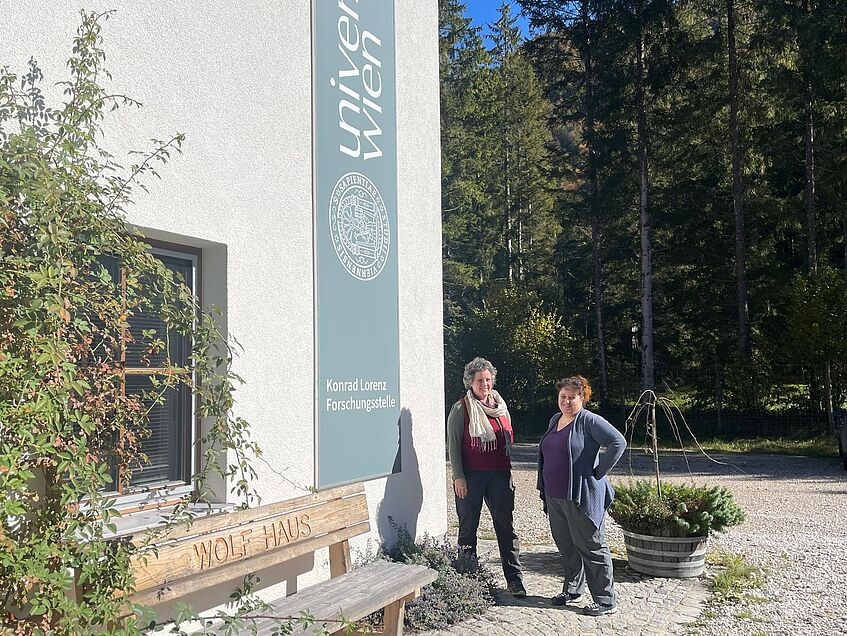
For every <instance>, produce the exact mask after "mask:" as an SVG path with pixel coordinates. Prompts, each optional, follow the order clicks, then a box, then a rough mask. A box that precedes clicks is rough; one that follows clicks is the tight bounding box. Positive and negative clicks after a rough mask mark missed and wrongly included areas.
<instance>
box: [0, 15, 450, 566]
mask: <svg viewBox="0 0 847 636" xmlns="http://www.w3.org/2000/svg"><path fill="white" fill-rule="evenodd" d="M362 1H363V2H364V1H365V0H362ZM86 7H87V9H88V10H94V11H103V10H107V9H111V8H116V9H117V11H116V12H115V13H114V14H112V15H111V16H110V18H109V19H108V20H107V21H105V22H104V23H103V34H104V36H105V40H106V41H105V48H106V52H107V62H106V66H107V68H108V69H109V70H110V71H111V72H112V75H113V78H114V79H113V80H112V81H111V82H109V83H108V87H109V90H110V91H111V92H114V93H120V94H126V95H129V96H132V97H134V98H136V99H138V100H139V101H141V102H142V103H143V108H141V109H136V108H133V107H129V106H126V107H123V108H121V109H120V110H118V111H116V112H115V113H113V114H111V115H110V116H109V117H108V119H107V124H106V129H107V134H106V137H105V139H104V145H105V146H106V147H107V148H109V149H110V150H112V151H113V153H114V154H115V155H116V156H117V157H122V156H123V155H124V154H125V153H126V151H127V150H130V149H137V150H143V149H145V148H149V147H150V143H149V141H148V140H149V139H150V138H157V139H168V138H170V136H171V135H173V134H175V133H177V132H183V133H185V135H186V139H185V143H184V145H183V154H181V155H176V156H174V157H173V158H172V160H171V161H170V163H169V164H168V165H167V166H165V167H163V168H162V169H161V170H160V173H161V177H162V178H161V179H160V180H156V179H147V180H146V184H147V185H148V187H149V193H144V192H142V191H140V190H138V191H137V192H136V195H135V204H134V205H133V206H132V208H131V209H130V210H129V220H130V222H131V223H133V224H135V225H137V226H138V227H140V228H142V229H143V230H144V231H145V232H146V233H147V234H148V235H149V236H150V237H153V238H159V239H163V240H168V241H171V242H175V243H183V244H190V245H194V246H198V247H201V248H203V256H202V259H203V260H202V267H203V281H202V293H203V298H204V302H206V303H207V304H209V303H214V304H217V305H218V306H221V307H225V309H226V326H227V328H228V330H229V332H230V333H231V334H232V336H233V337H234V338H236V339H237V341H238V343H239V344H240V348H241V349H240V354H239V357H238V360H237V363H236V371H237V372H238V373H239V374H240V375H241V376H242V377H243V378H244V380H245V385H244V386H243V387H241V388H240V389H239V390H238V392H237V400H238V404H237V413H238V415H240V416H242V417H244V418H246V419H247V420H248V421H249V422H250V423H251V425H252V429H253V433H254V436H255V439H256V440H257V441H258V443H259V444H260V445H261V447H262V448H263V450H264V459H265V462H257V463H256V469H257V471H258V473H259V481H258V490H259V492H260V494H261V495H262V497H263V500H264V502H270V501H276V500H280V499H284V498H287V497H291V496H295V495H297V494H302V490H301V489H302V488H303V487H308V486H310V485H312V484H313V474H314V401H315V386H314V375H315V374H314V371H315V369H314V311H313V258H314V253H313V237H312V171H311V161H312V152H311V144H312V134H311V108H312V107H311V26H310V3H309V2H307V1H306V0H285V1H283V2H280V1H278V0H276V1H271V0H264V1H263V0H252V1H250V2H244V3H241V2H239V3H236V2H229V1H224V0H214V1H209V0H205V1H201V0H190V1H184V2H178V3H176V2H173V3H162V2H154V1H152V0H145V1H139V0H132V1H126V0H110V1H108V2H101V1H99V0H98V1H94V2H88V3H86ZM0 15H2V16H3V19H2V20H0V42H3V46H2V59H1V60H0V64H4V65H8V66H9V67H10V68H12V69H14V70H17V71H19V72H23V71H24V70H25V64H26V61H27V60H28V59H29V57H30V56H32V57H34V58H35V59H36V60H38V61H39V63H40V64H41V66H42V68H43V70H44V72H45V75H46V79H47V81H48V82H49V83H52V82H54V81H60V80H63V79H66V78H67V74H66V70H65V66H64V62H65V60H66V59H67V57H68V56H69V54H70V49H71V41H72V37H73V34H74V32H75V29H76V26H77V25H78V24H79V22H80V18H79V12H78V8H77V5H76V3H69V2H54V1H53V0H29V1H28V2H26V3H24V2H21V1H18V0H0ZM396 42H397V48H396V57H397V102H398V103H397V128H398V139H397V142H398V172H399V175H398V206H399V207H398V217H399V219H398V224H399V229H398V234H399V236H398V242H399V246H398V255H399V268H400V272H399V276H400V281H399V283H400V340H401V342H400V354H401V388H400V397H401V407H402V413H401V437H402V443H403V472H402V473H400V474H398V475H394V476H392V477H389V478H387V479H385V478H384V479H377V480H373V481H370V482H368V483H367V484H366V487H367V494H368V500H369V505H370V507H371V514H372V519H373V523H372V527H373V530H372V533H371V535H370V537H368V538H362V539H361V541H358V542H356V543H355V544H354V549H356V548H358V549H359V550H363V549H366V546H367V540H368V539H370V541H371V546H375V545H376V542H377V541H379V540H380V538H381V537H385V538H389V539H391V538H393V531H392V530H391V529H390V528H389V526H388V524H387V517H388V516H389V515H390V516H392V517H393V518H394V519H395V520H396V521H397V522H398V523H400V524H405V525H407V527H408V528H409V529H410V530H411V531H412V532H413V534H417V535H421V534H423V533H424V532H427V533H430V534H440V533H443V532H445V531H446V500H445V492H444V482H445V474H444V470H445V467H444V425H443V423H444V412H443V401H444V400H443V381H442V351H443V347H442V329H441V327H442V315H441V307H442V305H441V299H442V293H441V258H440V254H441V229H440V218H441V216H440V177H439V174H440V169H439V109H438V25H437V2H436V0H426V1H421V0H397V3H396ZM132 162H133V159H131V158H128V159H127V160H126V162H125V163H126V164H127V165H128V164H130V163H132ZM310 565H316V566H317V567H318V569H320V568H321V567H322V564H321V563H320V562H319V563H317V564H308V563H307V564H305V566H304V568H302V569H308V568H309V566H310Z"/></svg>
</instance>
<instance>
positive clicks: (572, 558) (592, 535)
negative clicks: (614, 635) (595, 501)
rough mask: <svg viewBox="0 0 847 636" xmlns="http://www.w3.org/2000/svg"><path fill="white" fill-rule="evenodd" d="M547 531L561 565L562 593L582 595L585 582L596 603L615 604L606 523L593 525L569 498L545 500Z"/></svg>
mask: <svg viewBox="0 0 847 636" xmlns="http://www.w3.org/2000/svg"><path fill="white" fill-rule="evenodd" d="M547 514H548V516H549V517H550V531H551V533H552V534H553V541H555V542H556V547H557V548H559V554H561V555H562V561H563V562H564V566H565V584H564V586H563V587H562V591H563V592H568V593H569V594H582V590H583V588H584V587H585V583H586V582H587V583H588V589H589V591H590V592H591V596H592V597H593V598H594V601H595V602H596V603H602V604H604V605H615V603H616V599H615V588H614V577H613V573H612V555H611V554H610V553H609V546H608V545H607V544H606V521H605V519H604V520H603V523H602V524H600V527H599V528H597V527H595V525H594V522H593V521H591V519H589V518H588V516H586V514H585V513H584V512H582V510H580V509H579V507H578V506H577V505H576V503H574V502H573V501H571V500H569V499H558V498H556V497H547Z"/></svg>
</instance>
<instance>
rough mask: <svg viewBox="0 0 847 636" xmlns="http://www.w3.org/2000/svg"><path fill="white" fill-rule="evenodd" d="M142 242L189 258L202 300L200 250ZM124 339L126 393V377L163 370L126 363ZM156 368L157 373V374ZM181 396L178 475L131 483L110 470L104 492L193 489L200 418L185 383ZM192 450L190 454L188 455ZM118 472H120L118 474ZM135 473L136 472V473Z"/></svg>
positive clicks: (123, 342)
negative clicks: (110, 481) (111, 482)
mask: <svg viewBox="0 0 847 636" xmlns="http://www.w3.org/2000/svg"><path fill="white" fill-rule="evenodd" d="M144 241H145V242H146V243H148V244H149V245H150V246H151V248H152V250H151V251H152V253H153V255H154V256H164V257H171V258H174V259H177V260H184V261H189V262H190V263H191V272H192V280H191V281H187V282H188V283H189V284H190V285H191V288H192V291H193V293H194V295H195V296H196V297H197V298H198V301H200V302H202V285H201V281H202V250H201V249H200V248H196V247H191V246H187V245H182V244H176V243H170V242H166V241H158V240H153V239H149V238H145V239H144ZM119 271H120V286H121V289H122V290H123V292H125V285H126V271H125V270H124V269H123V268H120V270H119ZM184 340H185V342H184V345H183V346H184V347H185V352H186V356H187V355H188V354H189V353H190V347H191V342H190V338H189V337H188V336H184ZM126 353H127V342H126V335H125V334H122V335H121V363H122V368H123V378H122V380H121V390H122V391H123V392H124V394H126V390H127V382H126V380H127V377H128V376H130V377H131V376H136V377H137V376H150V375H163V374H165V373H167V371H166V370H164V368H162V367H135V366H126ZM157 371H159V372H161V373H157ZM178 390H179V391H180V392H181V393H182V394H183V395H182V396H181V403H180V404H179V408H180V410H181V415H182V419H183V422H184V425H183V431H182V436H181V439H180V440H179V444H180V445H181V447H182V448H181V450H180V451H179V453H178V457H179V459H178V461H179V462H180V463H181V470H180V473H181V474H180V475H179V477H178V478H175V479H170V480H166V481H160V482H152V483H146V484H145V483H142V484H133V483H132V482H127V481H126V479H125V477H124V475H123V474H122V472H123V471H117V470H115V471H113V478H114V489H111V490H110V491H109V492H108V493H107V494H108V496H110V497H115V498H126V497H130V496H132V495H137V494H139V493H148V492H150V491H158V492H160V493H162V494H164V495H165V496H167V493H168V492H172V491H174V492H175V491H178V490H179V491H183V492H181V493H180V496H179V497H178V498H184V497H187V496H188V495H189V494H190V493H191V492H192V491H193V490H194V484H192V483H191V477H192V475H193V474H194V473H195V472H196V470H195V467H196V466H199V462H200V461H201V454H200V449H199V448H195V444H194V442H195V441H196V440H197V439H199V436H200V433H201V431H200V418H199V416H198V414H197V412H198V409H197V403H196V397H195V396H194V394H193V392H192V391H191V390H190V389H189V388H188V387H185V386H182V387H180V388H179V389H178ZM192 449H194V453H193V454H192ZM119 473H120V474H119ZM136 474H139V473H136Z"/></svg>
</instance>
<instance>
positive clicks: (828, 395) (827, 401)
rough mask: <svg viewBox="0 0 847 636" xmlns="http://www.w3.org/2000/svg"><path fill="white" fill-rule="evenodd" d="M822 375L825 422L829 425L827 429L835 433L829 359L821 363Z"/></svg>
mask: <svg viewBox="0 0 847 636" xmlns="http://www.w3.org/2000/svg"><path fill="white" fill-rule="evenodd" d="M823 376H824V377H823V382H824V407H825V408H826V422H827V425H828V426H829V430H830V431H831V432H833V433H835V418H834V417H833V415H832V363H831V362H830V361H829V360H827V361H826V362H825V363H824V365H823Z"/></svg>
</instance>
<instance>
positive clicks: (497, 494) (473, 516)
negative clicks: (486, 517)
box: [456, 470, 523, 582]
mask: <svg viewBox="0 0 847 636" xmlns="http://www.w3.org/2000/svg"><path fill="white" fill-rule="evenodd" d="M465 480H466V481H467V482H468V494H467V496H466V497H465V498H464V499H459V498H458V497H456V513H457V515H458V516H459V541H458V544H459V549H460V550H462V551H463V552H464V553H465V554H466V555H468V556H469V557H471V558H476V531H477V529H478V528H479V517H480V515H481V514H482V502H483V501H485V505H486V506H488V510H489V512H490V513H491V521H493V522H494V534H495V535H497V547H498V548H499V549H500V563H501V564H502V566H503V576H504V577H505V578H506V581H509V582H511V581H520V580H521V579H522V578H523V576H522V571H521V557H520V542H519V541H518V535H516V534H515V528H514V524H513V521H512V513H513V512H514V510H515V487H514V484H513V483H512V473H511V471H508V470H491V471H487V470H486V471H482V470H481V471H467V472H466V473H465Z"/></svg>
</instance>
